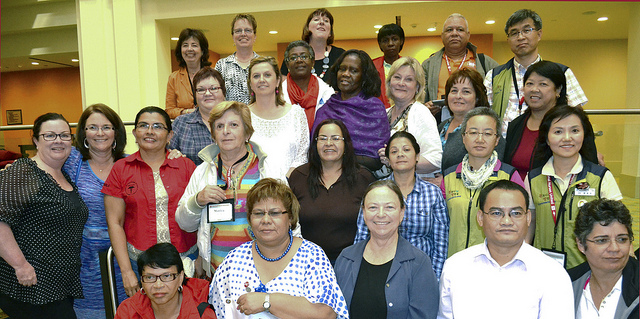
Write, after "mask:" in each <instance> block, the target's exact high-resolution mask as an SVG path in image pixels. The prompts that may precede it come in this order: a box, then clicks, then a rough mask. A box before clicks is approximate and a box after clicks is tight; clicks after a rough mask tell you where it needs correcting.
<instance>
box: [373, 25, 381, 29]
mask: <svg viewBox="0 0 640 319" xmlns="http://www.w3.org/2000/svg"><path fill="white" fill-rule="evenodd" d="M373 27H374V28H376V29H380V28H382V24H376V25H374V26H373Z"/></svg>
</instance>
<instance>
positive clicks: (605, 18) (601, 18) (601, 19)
mask: <svg viewBox="0 0 640 319" xmlns="http://www.w3.org/2000/svg"><path fill="white" fill-rule="evenodd" d="M607 20H609V18H607V17H600V18H598V21H600V22H602V21H607Z"/></svg>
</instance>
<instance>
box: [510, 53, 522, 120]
mask: <svg viewBox="0 0 640 319" xmlns="http://www.w3.org/2000/svg"><path fill="white" fill-rule="evenodd" d="M514 63H515V61H514ZM511 77H512V78H513V87H514V88H515V89H516V97H517V98H518V114H520V112H522V104H523V103H524V95H523V96H522V97H520V89H519V88H518V79H517V78H516V66H515V64H514V65H513V68H511Z"/></svg>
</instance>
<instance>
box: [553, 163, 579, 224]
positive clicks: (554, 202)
mask: <svg viewBox="0 0 640 319" xmlns="http://www.w3.org/2000/svg"><path fill="white" fill-rule="evenodd" d="M574 177H576V175H575V174H571V178H570V179H569V186H571V183H573V178H574ZM547 189H548V191H549V205H550V206H551V216H553V223H554V224H556V225H557V224H558V221H557V219H558V217H561V216H558V217H556V201H555V199H554V197H553V182H552V181H551V176H547ZM567 190H569V188H568V187H567ZM563 198H564V196H563ZM563 202H564V201H563ZM563 204H564V203H563ZM561 206H563V207H560V211H561V212H562V211H564V205H561Z"/></svg>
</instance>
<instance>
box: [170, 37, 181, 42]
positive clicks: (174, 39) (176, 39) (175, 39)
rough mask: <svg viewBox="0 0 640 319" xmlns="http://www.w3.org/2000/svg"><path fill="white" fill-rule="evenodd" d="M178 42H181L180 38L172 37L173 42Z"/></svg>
mask: <svg viewBox="0 0 640 319" xmlns="http://www.w3.org/2000/svg"><path fill="white" fill-rule="evenodd" d="M178 40H180V38H178V37H171V41H178Z"/></svg>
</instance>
